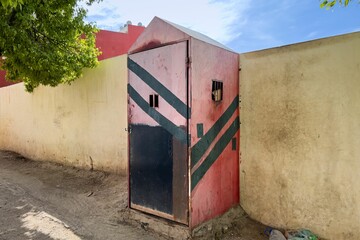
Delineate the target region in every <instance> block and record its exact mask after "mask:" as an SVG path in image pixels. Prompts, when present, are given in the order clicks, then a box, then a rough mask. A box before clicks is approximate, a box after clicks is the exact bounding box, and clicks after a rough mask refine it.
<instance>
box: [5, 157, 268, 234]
mask: <svg viewBox="0 0 360 240" xmlns="http://www.w3.org/2000/svg"><path fill="white" fill-rule="evenodd" d="M126 206H127V181H126V177H125V176H119V175H114V174H107V173H103V172H97V171H86V170H79V169H76V168H71V167H66V166H61V165H58V164H54V163H46V162H35V161H31V160H28V159H25V158H23V157H22V156H20V155H18V154H15V153H12V152H6V151H0V240H5V239H6V240H8V239H11V240H16V239H34V240H35V239H36V240H37V239H40V240H45V239H46V240H49V239H64V240H78V239H86V240H87V239H89V240H91V239H101V240H102V239H109V240H111V239H127V240H132V239H165V238H164V237H162V236H160V235H157V234H155V233H153V232H150V231H146V230H144V229H141V228H137V227H135V226H132V225H130V224H127V222H126V221H124V217H126V214H124V210H125V209H126ZM263 230H264V226H262V225H260V224H258V223H256V222H253V221H251V220H249V219H247V218H246V216H244V217H239V219H238V221H237V222H235V223H232V225H231V226H230V228H229V230H228V231H227V232H226V233H224V234H221V236H220V238H221V239H239V240H250V239H251V240H256V239H259V240H263V239H267V237H266V236H264V234H263ZM214 237H215V238H217V239H218V238H219V236H218V237H216V236H211V238H212V239H214ZM197 239H209V236H208V237H201V238H197Z"/></svg>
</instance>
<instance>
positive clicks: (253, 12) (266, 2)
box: [88, 0, 360, 53]
mask: <svg viewBox="0 0 360 240" xmlns="http://www.w3.org/2000/svg"><path fill="white" fill-rule="evenodd" d="M353 1H354V2H353V3H352V4H350V5H349V6H348V7H346V8H344V7H341V6H336V7H334V8H333V9H331V10H326V9H321V8H320V7H319V4H320V3H319V0H297V1H295V0H174V1H169V0H168V1H164V0H152V1H145V0H131V1H122V0H103V1H102V2H100V3H94V4H93V5H92V6H90V7H88V21H91V22H96V24H97V26H98V27H99V28H101V29H107V30H113V31H118V30H119V29H120V27H121V26H123V25H124V24H125V23H126V22H127V21H128V20H130V21H132V23H133V24H137V23H138V22H141V23H142V24H144V25H145V26H146V25H148V24H149V22H150V21H151V19H152V18H153V17H154V16H158V17H160V18H164V19H167V20H169V21H171V22H174V23H177V24H180V25H182V26H184V27H188V28H191V29H193V30H195V31H199V32H201V33H203V34H205V35H208V36H209V37H211V38H213V39H215V40H217V41H219V42H221V43H223V44H224V45H226V46H228V47H230V48H231V49H233V50H235V51H237V52H240V53H243V52H250V51H255V50H259V49H265V48H271V47H277V46H282V45H287V44H292V43H297V42H303V41H308V40H313V39H318V38H323V37H329V36H334V35H339V34H344V33H350V32H356V31H360V4H358V3H357V0H353Z"/></svg>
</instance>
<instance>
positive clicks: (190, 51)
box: [128, 18, 239, 229]
mask: <svg viewBox="0 0 360 240" xmlns="http://www.w3.org/2000/svg"><path fill="white" fill-rule="evenodd" d="M183 43H187V45H186V53H187V55H185V56H184V55H183V54H184V52H183V53H182V54H179V52H176V51H175V52H172V51H168V52H167V53H168V54H170V55H169V56H168V58H167V59H168V61H158V58H159V57H160V56H162V55H163V54H164V53H163V52H162V49H165V48H166V47H168V46H176V45H178V44H183ZM164 46H166V47H164ZM129 52H130V53H131V54H130V60H129V61H128V66H129V70H130V71H129V77H130V82H131V83H130V85H129V87H128V91H129V96H130V98H131V100H130V110H129V115H130V118H131V119H132V120H131V121H133V122H134V123H138V124H139V123H141V124H144V122H145V123H146V125H147V126H149V127H154V126H159V125H160V126H162V127H164V128H165V129H167V131H168V132H170V133H171V134H172V135H173V136H174V137H175V138H176V139H177V140H179V141H180V142H182V143H184V144H187V147H188V148H189V152H190V153H191V154H190V156H189V162H188V163H187V164H188V168H187V171H188V172H189V183H188V184H189V185H188V186H187V188H188V193H187V197H188V198H189V199H190V202H189V205H188V207H187V208H188V210H189V222H188V224H189V226H190V229H192V228H194V227H196V226H197V225H199V224H201V223H203V222H205V221H207V220H209V219H211V218H214V217H216V216H218V215H220V214H222V213H224V212H225V211H226V210H227V209H229V208H230V207H232V206H234V205H236V204H238V202H239V173H238V165H239V161H238V158H239V154H238V150H239V148H238V147H237V146H235V147H234V144H235V145H236V144H238V141H236V139H239V108H238V104H239V98H238V88H239V87H238V85H239V79H238V65H239V63H238V61H239V60H238V59H239V56H238V54H236V53H233V52H232V51H230V50H228V49H227V48H226V47H224V46H222V45H221V44H219V43H217V42H215V41H214V40H212V39H209V38H207V37H206V36H204V35H201V34H199V33H196V32H193V31H191V30H189V29H185V28H183V27H181V26H178V25H176V24H173V23H170V22H167V21H165V20H162V19H160V18H154V19H153V20H152V22H151V23H150V24H149V26H148V27H147V29H146V30H145V31H144V33H143V34H141V35H140V36H139V38H138V39H137V41H136V42H135V43H134V45H133V46H132V47H131V48H130V50H129ZM158 52H159V53H158ZM155 53H156V54H155ZM157 53H158V54H157ZM138 54H139V55H138ZM133 56H138V58H137V59H136V60H133ZM175 59H176V60H175ZM148 62H150V63H151V64H152V68H151V69H150V70H148V68H147V67H144V66H142V65H143V64H147V63H148ZM164 64H165V67H164ZM169 64H171V66H172V67H174V66H177V65H178V66H182V67H183V69H184V70H183V72H182V74H186V77H187V80H188V82H187V84H186V85H179V84H182V81H179V80H178V79H177V77H176V74H177V73H176V72H172V71H171V70H170V68H169V70H168V69H167V67H166V66H167V65H169ZM185 66H187V68H186V67H185ZM185 71H186V72H185ZM133 78H134V79H139V78H140V79H142V81H132V79H133ZM158 79H162V81H163V82H161V84H159V81H157V80H158ZM214 80H216V81H220V82H222V83H223V88H224V89H223V100H222V101H220V102H215V101H213V99H212V85H213V84H212V83H213V81H214ZM169 84H170V86H171V85H176V88H173V89H170V88H169V87H167V85H169ZM163 85H164V86H163ZM167 89H169V91H168V90H167ZM152 92H154V93H157V94H159V95H160V96H162V97H163V98H164V100H166V102H167V103H166V104H165V108H163V109H161V107H159V109H155V110H154V109H153V108H151V107H149V103H147V96H148V95H149V94H151V93H152ZM174 95H175V96H178V95H180V96H182V98H179V99H178V98H177V97H174ZM160 104H161V103H160ZM167 104H168V105H167ZM133 106H137V107H139V108H141V109H142V111H135V112H134V111H133V108H134V107H133ZM186 117H187V118H188V119H187V121H188V123H189V133H190V134H189V135H188V136H187V131H185V129H184V131H182V130H183V128H182V127H181V126H186V124H185V125H184V122H183V121H184V120H186V119H185V118H186ZM185 123H186V122H185ZM130 138H131V135H130ZM154 141H155V140H154ZM130 142H131V140H130ZM181 149H182V148H180V151H182V152H184V153H187V151H185V150H181ZM130 150H131V151H133V149H132V148H131V146H130ZM139 151H141V149H139ZM178 153H179V152H178ZM143 155H145V154H144V153H143ZM130 165H131V159H130ZM130 168H131V166H130ZM178 172H179V171H178V169H177V168H174V172H173V173H174V174H176V173H178ZM130 174H131V173H130ZM130 187H131V186H130ZM155 195H156V194H155ZM149 197H150V198H151V195H149ZM183 202H185V201H183ZM179 203H181V201H179ZM143 205H146V204H145V203H143ZM136 207H138V206H136ZM136 207H135V208H136ZM140 208H141V209H140V210H144V211H147V209H144V208H143V207H140ZM147 212H150V213H153V212H154V211H153V210H151V209H150V211H147ZM164 212H165V211H164ZM158 215H159V214H158Z"/></svg>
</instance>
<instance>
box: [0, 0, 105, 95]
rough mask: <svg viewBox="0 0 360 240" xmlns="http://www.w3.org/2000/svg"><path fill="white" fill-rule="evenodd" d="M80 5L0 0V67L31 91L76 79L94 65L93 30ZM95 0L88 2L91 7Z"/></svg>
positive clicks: (61, 0)
mask: <svg viewBox="0 0 360 240" xmlns="http://www.w3.org/2000/svg"><path fill="white" fill-rule="evenodd" d="M79 1H81V0H0V67H1V68H2V69H4V70H6V72H7V74H6V78H7V79H8V80H11V81H17V80H22V81H24V83H25V87H26V90H27V91H29V92H32V91H33V90H34V88H36V87H38V86H39V85H40V84H41V85H50V86H57V85H58V84H60V83H69V84H70V83H71V82H72V81H74V80H75V79H77V78H79V77H80V76H81V74H82V69H84V68H93V67H95V66H96V65H97V64H98V60H97V56H98V55H99V51H98V50H97V48H96V47H95V33H96V31H97V29H96V28H95V26H94V25H92V24H89V23H85V22H84V18H85V16H86V10H85V9H84V8H83V7H80V6H79ZM94 1H95V0H90V1H88V2H87V4H91V3H92V2H94Z"/></svg>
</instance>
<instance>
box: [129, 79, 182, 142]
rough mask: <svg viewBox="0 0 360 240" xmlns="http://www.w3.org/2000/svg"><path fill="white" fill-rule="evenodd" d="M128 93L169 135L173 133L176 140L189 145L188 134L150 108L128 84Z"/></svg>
mask: <svg viewBox="0 0 360 240" xmlns="http://www.w3.org/2000/svg"><path fill="white" fill-rule="evenodd" d="M128 93H129V95H130V97H131V99H132V100H134V101H135V102H136V104H137V105H138V106H139V107H140V108H141V109H142V110H143V111H144V112H145V113H146V114H147V115H149V116H150V117H151V118H152V119H154V120H155V121H156V122H157V123H159V124H160V125H161V126H162V127H163V128H165V129H166V130H167V131H168V132H169V133H171V134H172V135H173V136H174V137H175V138H177V139H178V140H179V141H180V142H182V143H184V144H187V136H186V132H185V131H184V130H183V129H181V128H180V127H178V126H176V125H175V124H174V123H172V122H171V121H170V120H169V119H167V118H166V117H164V116H163V115H162V114H161V113H159V112H158V111H156V110H155V109H154V108H152V107H150V106H149V104H148V103H147V102H146V101H145V100H144V99H143V98H142V97H141V96H140V94H139V93H138V92H137V91H136V90H135V89H134V88H133V87H132V86H131V85H130V84H128Z"/></svg>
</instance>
